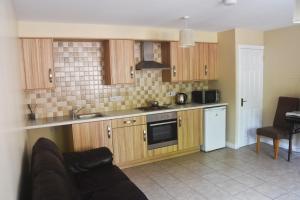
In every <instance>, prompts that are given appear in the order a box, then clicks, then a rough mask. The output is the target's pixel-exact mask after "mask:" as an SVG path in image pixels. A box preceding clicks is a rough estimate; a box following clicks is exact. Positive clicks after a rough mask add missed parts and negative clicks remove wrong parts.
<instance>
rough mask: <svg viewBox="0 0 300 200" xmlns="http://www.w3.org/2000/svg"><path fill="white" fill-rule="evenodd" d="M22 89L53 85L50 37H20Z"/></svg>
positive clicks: (43, 87) (42, 87)
mask: <svg viewBox="0 0 300 200" xmlns="http://www.w3.org/2000/svg"><path fill="white" fill-rule="evenodd" d="M21 50H22V52H21V62H22V64H21V67H22V74H23V78H24V82H25V88H24V89H45V88H52V87H54V72H53V41H52V39H21Z"/></svg>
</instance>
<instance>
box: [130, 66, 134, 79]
mask: <svg viewBox="0 0 300 200" xmlns="http://www.w3.org/2000/svg"><path fill="white" fill-rule="evenodd" d="M130 78H134V71H133V67H132V66H131V67H130Z"/></svg>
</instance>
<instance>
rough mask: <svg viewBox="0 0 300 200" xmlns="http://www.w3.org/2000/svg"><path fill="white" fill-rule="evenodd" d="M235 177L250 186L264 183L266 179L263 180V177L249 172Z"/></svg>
mask: <svg viewBox="0 0 300 200" xmlns="http://www.w3.org/2000/svg"><path fill="white" fill-rule="evenodd" d="M234 179H235V180H236V181H238V182H240V183H243V184H245V185H247V186H248V187H255V186H258V185H261V184H263V183H264V181H262V180H261V179H259V178H256V177H254V176H251V175H248V174H243V175H241V176H238V177H235V178H234Z"/></svg>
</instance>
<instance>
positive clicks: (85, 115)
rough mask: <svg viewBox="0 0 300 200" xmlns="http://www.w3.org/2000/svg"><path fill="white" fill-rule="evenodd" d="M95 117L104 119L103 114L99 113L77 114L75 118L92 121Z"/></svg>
mask: <svg viewBox="0 0 300 200" xmlns="http://www.w3.org/2000/svg"><path fill="white" fill-rule="evenodd" d="M96 117H104V115H103V114H101V113H88V114H78V115H77V118H78V119H92V118H96Z"/></svg>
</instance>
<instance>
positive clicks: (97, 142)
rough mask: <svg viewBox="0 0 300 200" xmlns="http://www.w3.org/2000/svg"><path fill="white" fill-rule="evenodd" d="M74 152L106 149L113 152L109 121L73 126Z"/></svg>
mask: <svg viewBox="0 0 300 200" xmlns="http://www.w3.org/2000/svg"><path fill="white" fill-rule="evenodd" d="M72 131H73V147H74V151H85V150H89V149H94V148H99V147H108V148H109V149H110V150H111V152H113V145H112V131H111V121H99V122H90V123H82V124H73V125H72Z"/></svg>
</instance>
